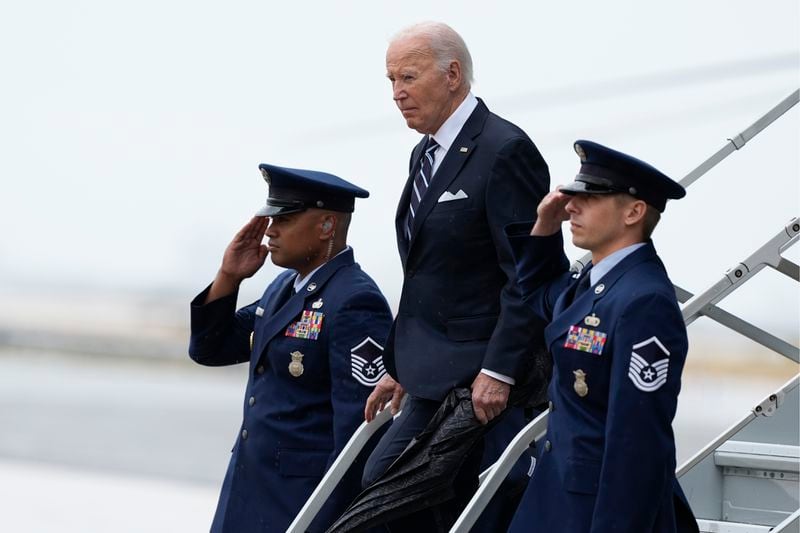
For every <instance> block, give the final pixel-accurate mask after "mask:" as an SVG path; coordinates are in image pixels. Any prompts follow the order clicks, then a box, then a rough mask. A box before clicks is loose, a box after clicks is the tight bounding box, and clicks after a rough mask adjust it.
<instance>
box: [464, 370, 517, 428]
mask: <svg viewBox="0 0 800 533" xmlns="http://www.w3.org/2000/svg"><path fill="white" fill-rule="evenodd" d="M510 392H511V385H509V384H508V383H503V382H502V381H500V380H498V379H494V378H493V377H491V376H489V375H487V374H484V373H483V372H481V373H479V374H478V377H476V378H475V381H473V382H472V408H473V410H474V411H475V418H477V419H478V422H480V423H481V424H488V423H489V421H490V420H491V419H492V418H494V417H496V416H497V415H499V414H500V413H502V412H503V409H505V408H506V404H507V403H508V394H509V393H510Z"/></svg>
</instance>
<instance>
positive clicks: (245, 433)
mask: <svg viewBox="0 0 800 533" xmlns="http://www.w3.org/2000/svg"><path fill="white" fill-rule="evenodd" d="M242 440H247V430H246V429H243V430H242Z"/></svg>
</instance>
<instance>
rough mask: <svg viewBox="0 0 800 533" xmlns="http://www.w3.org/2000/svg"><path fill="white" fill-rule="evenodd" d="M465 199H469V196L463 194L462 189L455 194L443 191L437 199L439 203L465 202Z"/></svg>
mask: <svg viewBox="0 0 800 533" xmlns="http://www.w3.org/2000/svg"><path fill="white" fill-rule="evenodd" d="M467 198H469V196H467V193H465V192H464V189H459V190H458V192H457V193H455V194H453V193H451V192H450V191H444V192H443V193H442V195H441V196H440V197H439V203H442V202H452V201H453V200H465V199H467Z"/></svg>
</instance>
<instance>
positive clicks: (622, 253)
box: [589, 242, 647, 285]
mask: <svg viewBox="0 0 800 533" xmlns="http://www.w3.org/2000/svg"><path fill="white" fill-rule="evenodd" d="M645 244H647V243H644V242H637V243H636V244H631V245H630V246H626V247H625V248H620V249H619V250H617V251H616V252H614V253H611V254H609V255H607V256H606V257H604V258H603V260H602V261H600V262H599V263H597V264H596V265H594V266H593V267H592V269H591V270H590V271H589V283H590V284H591V285H594V284H595V283H597V282H598V281H600V280H601V279H602V278H603V276H605V275H606V274H608V273H609V272H610V271H611V269H612V268H614V267H615V266H617V265H618V264H619V262H620V261H622V260H623V259H625V258H626V257H628V256H629V255H631V254H632V253H633V252H635V251H636V250H638V249H639V248H641V247H642V246H644V245H645Z"/></svg>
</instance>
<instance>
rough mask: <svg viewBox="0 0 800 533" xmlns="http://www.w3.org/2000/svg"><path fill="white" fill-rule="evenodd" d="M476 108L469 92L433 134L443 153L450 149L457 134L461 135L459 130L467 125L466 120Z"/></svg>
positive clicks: (474, 99)
mask: <svg viewBox="0 0 800 533" xmlns="http://www.w3.org/2000/svg"><path fill="white" fill-rule="evenodd" d="M476 107H478V99H477V98H475V95H473V94H472V92H469V93H468V94H467V97H466V98H464V101H463V102H461V104H460V105H459V106H458V107H457V108H456V110H455V111H453V114H452V115H450V116H449V117H447V120H445V121H444V124H442V125H441V127H440V128H439V130H438V131H437V132H436V133H434V134H433V139H434V140H435V141H436V142H437V143H439V146H441V147H442V148H444V151H445V152H446V151H448V150H449V149H450V146H452V144H453V142H454V141H455V140H456V137H458V134H459V133H461V128H463V127H464V124H466V123H467V119H469V116H470V115H471V114H472V112H473V111H475V108H476Z"/></svg>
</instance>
